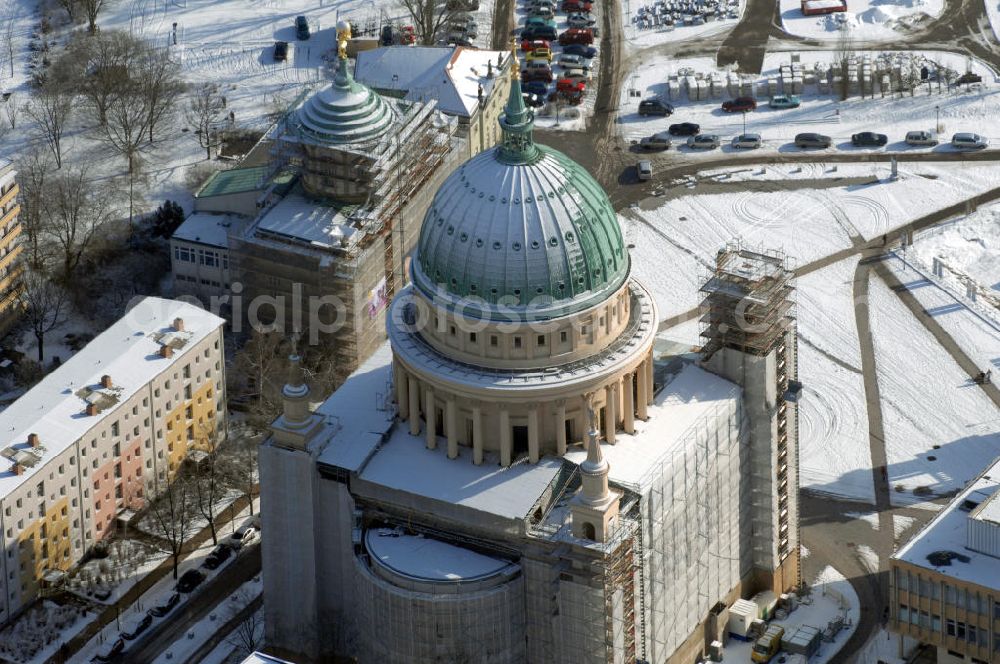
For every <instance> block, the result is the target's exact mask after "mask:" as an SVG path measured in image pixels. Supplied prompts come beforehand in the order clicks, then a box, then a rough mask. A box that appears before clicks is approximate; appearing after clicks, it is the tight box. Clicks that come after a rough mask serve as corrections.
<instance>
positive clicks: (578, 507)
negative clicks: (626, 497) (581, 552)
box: [569, 406, 621, 542]
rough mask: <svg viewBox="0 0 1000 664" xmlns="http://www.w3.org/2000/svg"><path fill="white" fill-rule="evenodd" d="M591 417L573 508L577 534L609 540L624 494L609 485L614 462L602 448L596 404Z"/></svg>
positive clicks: (574, 527) (594, 538) (571, 505)
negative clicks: (609, 461) (606, 457)
mask: <svg viewBox="0 0 1000 664" xmlns="http://www.w3.org/2000/svg"><path fill="white" fill-rule="evenodd" d="M587 417H588V420H589V422H590V430H589V431H588V432H587V460H586V461H584V462H583V463H581V464H580V481H581V484H582V487H581V488H580V492H579V493H577V494H576V495H575V496H573V500H571V501H570V504H569V508H570V513H571V514H572V518H573V535H574V536H575V537H579V538H581V539H588V540H593V541H595V542H605V541H607V539H608V538H609V537H610V536H611V535H612V533H613V532H614V530H615V526H616V525H617V522H618V504H619V499H620V498H621V494H620V493H619V492H617V491H613V490H612V489H610V488H609V487H608V472H609V471H610V466H609V465H608V462H607V461H606V460H605V459H604V454H603V453H602V452H601V443H600V441H599V440H598V433H597V421H596V417H595V415H594V409H593V406H591V407H589V408H587Z"/></svg>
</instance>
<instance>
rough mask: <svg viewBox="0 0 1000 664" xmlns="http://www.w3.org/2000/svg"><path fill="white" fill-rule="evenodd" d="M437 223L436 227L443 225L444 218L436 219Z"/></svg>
mask: <svg viewBox="0 0 1000 664" xmlns="http://www.w3.org/2000/svg"><path fill="white" fill-rule="evenodd" d="M437 223H438V226H441V225H443V224H444V217H438V221H437Z"/></svg>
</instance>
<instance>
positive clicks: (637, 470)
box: [566, 363, 740, 493]
mask: <svg viewBox="0 0 1000 664" xmlns="http://www.w3.org/2000/svg"><path fill="white" fill-rule="evenodd" d="M668 380H669V382H668V383H667V384H666V385H665V386H664V387H663V389H661V390H660V392H659V393H658V394H657V395H656V399H655V401H654V404H653V405H652V406H650V408H649V411H648V414H649V418H648V419H647V420H646V421H645V422H643V421H642V420H639V419H636V421H635V430H636V431H635V434H633V435H629V434H627V433H623V432H619V433H618V434H616V436H615V444H613V445H609V444H607V443H601V451H602V452H603V454H604V458H605V460H606V461H607V462H608V465H609V466H610V472H609V474H608V479H610V480H611V481H612V482H614V483H615V484H617V485H619V486H623V487H626V488H629V489H632V490H633V491H638V492H640V493H641V492H642V491H643V490H644V489H645V488H647V487H648V486H650V484H651V482H652V480H653V478H654V477H655V475H656V473H658V472H659V468H660V466H661V465H662V464H663V463H665V462H667V461H669V460H670V458H671V457H672V456H673V455H674V452H675V451H676V450H677V448H678V447H679V446H680V445H683V444H684V443H685V441H687V440H688V438H689V437H690V436H691V435H692V434H693V433H694V431H695V429H696V427H697V425H699V424H701V423H702V422H704V421H705V418H714V416H715V414H716V412H718V411H717V409H718V408H719V407H720V406H722V407H728V406H729V405H730V404H732V403H733V402H735V401H737V400H738V399H739V398H740V391H739V388H738V387H737V386H736V385H734V384H733V383H730V382H729V381H728V380H726V379H724V378H720V377H719V376H716V375H715V374H712V373H709V372H707V371H705V370H704V369H701V368H699V367H697V366H696V365H694V364H691V363H684V364H683V365H682V368H681V369H680V371H679V372H678V373H676V374H675V375H674V376H673V377H671V378H668ZM566 458H567V459H568V460H570V461H572V462H573V463H576V464H580V463H583V461H584V460H586V458H587V452H586V451H585V450H584V449H583V448H576V449H572V450H570V451H568V452H567V453H566Z"/></svg>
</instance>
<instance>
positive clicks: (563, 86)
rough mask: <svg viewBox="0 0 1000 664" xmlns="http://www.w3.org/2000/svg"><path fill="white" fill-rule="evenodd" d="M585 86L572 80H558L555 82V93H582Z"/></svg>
mask: <svg viewBox="0 0 1000 664" xmlns="http://www.w3.org/2000/svg"><path fill="white" fill-rule="evenodd" d="M586 89H587V84H586V83H584V82H583V81H579V80H576V79H572V78H560V79H559V80H558V81H556V92H583V91H584V90H586Z"/></svg>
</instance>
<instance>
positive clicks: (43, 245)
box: [17, 148, 54, 270]
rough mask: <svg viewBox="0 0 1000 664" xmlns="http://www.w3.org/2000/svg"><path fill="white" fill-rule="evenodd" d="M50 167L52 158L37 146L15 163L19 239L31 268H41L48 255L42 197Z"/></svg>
mask: <svg viewBox="0 0 1000 664" xmlns="http://www.w3.org/2000/svg"><path fill="white" fill-rule="evenodd" d="M53 170H54V164H53V163H52V158H51V157H50V156H49V154H48V153H47V152H46V151H45V150H44V149H39V148H36V149H32V150H30V151H28V152H26V153H25V154H24V155H23V156H22V157H21V159H20V161H18V163H17V171H18V180H19V182H20V185H21V216H20V220H21V228H22V231H23V234H24V240H23V243H24V246H25V254H26V260H27V263H28V266H29V267H30V268H31V269H33V270H42V269H44V268H45V267H46V265H47V263H48V261H49V258H50V253H49V248H48V244H47V240H48V237H47V234H48V224H47V220H48V216H47V214H46V212H45V201H46V199H47V196H48V191H47V190H46V186H47V184H48V180H49V178H50V177H51V176H52V172H53Z"/></svg>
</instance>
